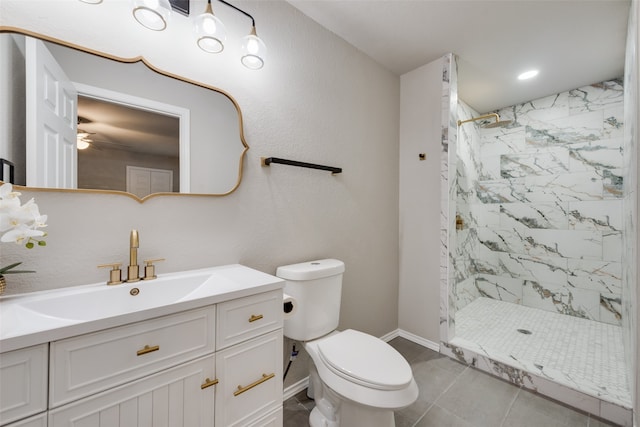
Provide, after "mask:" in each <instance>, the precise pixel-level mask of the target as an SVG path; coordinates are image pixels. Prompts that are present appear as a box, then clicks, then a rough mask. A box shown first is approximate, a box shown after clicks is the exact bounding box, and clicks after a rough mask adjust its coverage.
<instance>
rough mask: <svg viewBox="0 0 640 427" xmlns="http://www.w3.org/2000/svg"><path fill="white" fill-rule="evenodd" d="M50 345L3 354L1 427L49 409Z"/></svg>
mask: <svg viewBox="0 0 640 427" xmlns="http://www.w3.org/2000/svg"><path fill="white" fill-rule="evenodd" d="M48 350H49V344H41V345H37V346H33V347H27V348H22V349H20V350H15V351H8V352H6V353H2V354H0V425H5V424H8V423H10V422H12V421H15V420H19V419H21V418H26V417H28V416H29V415H34V414H37V413H38V412H42V411H45V410H46V409H47V363H48V355H47V353H48Z"/></svg>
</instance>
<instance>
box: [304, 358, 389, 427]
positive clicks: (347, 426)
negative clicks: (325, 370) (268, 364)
mask: <svg viewBox="0 0 640 427" xmlns="http://www.w3.org/2000/svg"><path fill="white" fill-rule="evenodd" d="M309 364H310V366H309V368H310V369H309V389H310V391H311V396H312V397H313V398H314V399H315V402H316V406H315V408H313V410H312V411H311V415H310V416H309V425H310V426H311V427H340V426H343V427H360V426H363V427H364V426H366V427H395V425H396V422H395V417H394V415H393V410H391V409H382V408H374V407H371V406H365V405H362V404H360V403H357V402H353V401H351V400H349V399H347V398H345V397H343V396H340V395H339V394H338V393H336V392H335V391H333V390H331V389H330V388H329V387H328V386H327V385H326V384H324V383H322V381H321V380H320V375H319V374H318V370H317V369H316V367H315V364H314V363H313V361H310V363H309Z"/></svg>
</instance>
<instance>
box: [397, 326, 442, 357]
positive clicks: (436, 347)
mask: <svg viewBox="0 0 640 427" xmlns="http://www.w3.org/2000/svg"><path fill="white" fill-rule="evenodd" d="M399 331H400V332H399V336H401V337H402V338H405V339H408V340H409V341H412V342H414V343H416V344H420V345H421V346H423V347H426V348H428V349H430V350H433V351H438V352H439V351H440V343H437V342H433V341H430V340H428V339H426V338H422V337H419V336H418V335H414V334H412V333H411V332H407V331H403V330H402V329H400V330H399Z"/></svg>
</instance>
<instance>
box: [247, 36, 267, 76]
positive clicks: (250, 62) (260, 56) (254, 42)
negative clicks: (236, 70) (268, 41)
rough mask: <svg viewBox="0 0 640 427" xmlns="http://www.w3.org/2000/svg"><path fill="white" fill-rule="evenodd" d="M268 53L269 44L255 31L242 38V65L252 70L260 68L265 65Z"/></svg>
mask: <svg viewBox="0 0 640 427" xmlns="http://www.w3.org/2000/svg"><path fill="white" fill-rule="evenodd" d="M266 55H267V46H266V45H265V44H264V42H263V41H262V40H260V37H258V36H257V35H255V34H254V32H253V31H252V34H249V35H248V36H245V37H244V38H243V39H242V58H241V61H242V65H244V66H245V67H247V68H249V69H251V70H259V69H260V68H262V67H263V66H264V60H265V57H266Z"/></svg>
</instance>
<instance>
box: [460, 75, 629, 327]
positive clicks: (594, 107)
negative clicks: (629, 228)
mask: <svg viewBox="0 0 640 427" xmlns="http://www.w3.org/2000/svg"><path fill="white" fill-rule="evenodd" d="M623 98H624V97H623V87H622V82H621V81H619V80H614V81H607V82H603V83H598V84H594V85H591V86H586V87H581V88H578V89H575V90H571V91H568V92H563V93H560V94H557V95H554V96H549V97H546V98H542V99H538V100H535V101H530V102H527V103H525V104H520V105H516V106H513V107H509V108H505V109H502V110H500V111H498V113H499V114H500V116H501V118H502V119H503V120H504V119H509V120H513V122H512V123H511V124H510V125H509V126H508V127H506V128H494V129H482V128H480V127H478V126H477V125H476V124H474V123H467V124H463V125H462V126H461V127H460V128H459V131H458V139H459V141H458V142H459V143H458V147H457V154H458V161H457V176H456V181H457V183H456V185H457V193H458V194H457V201H458V202H457V208H458V212H457V213H458V215H460V216H461V218H462V219H463V221H464V226H463V229H462V230H459V231H458V232H457V233H456V234H457V243H458V245H457V252H456V254H455V257H454V259H455V262H454V269H455V274H456V279H455V283H456V289H455V297H456V310H458V309H460V308H462V307H464V306H465V305H466V304H467V303H469V302H470V301H472V300H474V299H475V298H477V297H479V296H486V297H490V298H495V299H500V300H503V301H508V302H514V303H518V304H523V305H526V306H530V307H535V308H540V309H544V310H549V311H555V312H559V313H562V314H567V315H572V316H577V317H582V318H587V319H592V320H597V321H602V322H607V323H611V324H621V319H622V314H621V313H622V302H621V295H622V283H621V278H622V263H621V260H622V229H623V224H622V222H623V216H622V197H623V191H622V190H623V178H622V176H623V173H622V168H623V139H624V138H623V137H624V135H623V114H624V104H623ZM458 115H459V118H460V119H462V120H464V119H465V118H468V117H474V116H477V115H478V113H477V112H475V111H473V110H472V109H471V108H470V107H469V106H467V105H465V104H464V103H462V102H460V103H459V107H458ZM462 141H465V143H462Z"/></svg>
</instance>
